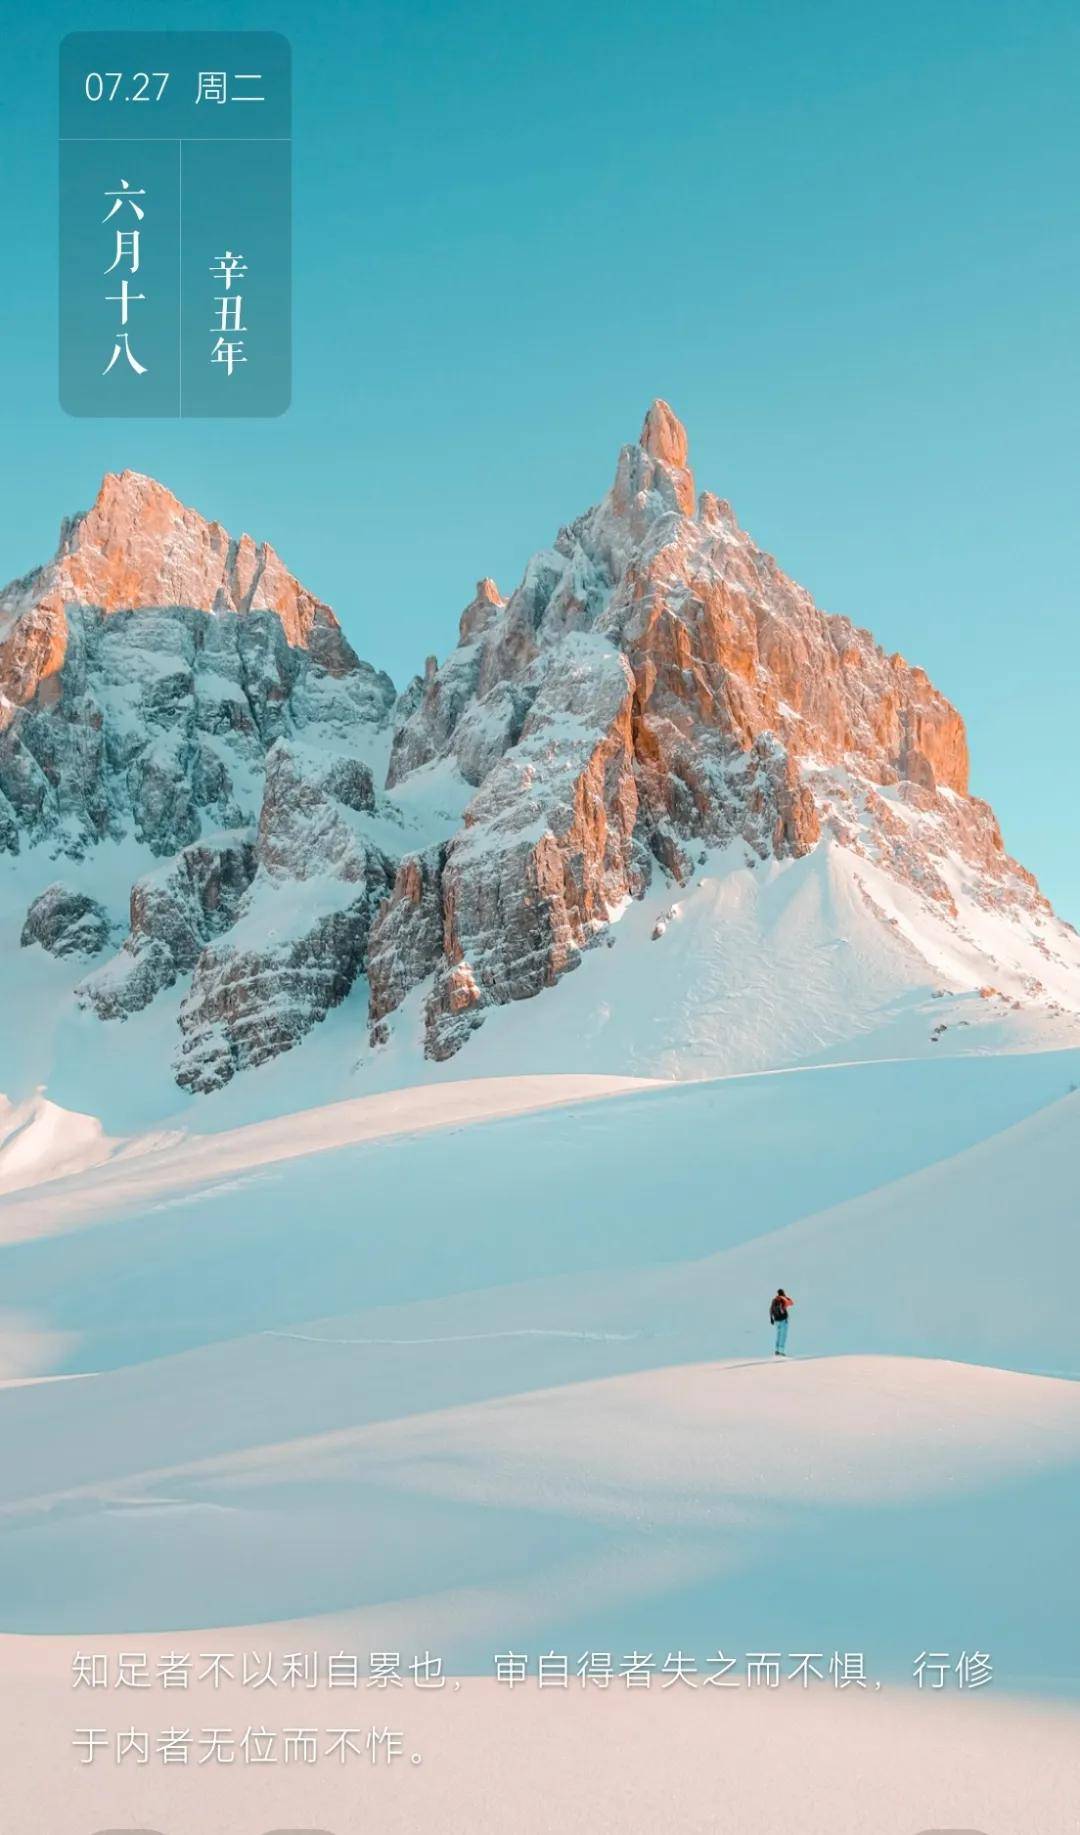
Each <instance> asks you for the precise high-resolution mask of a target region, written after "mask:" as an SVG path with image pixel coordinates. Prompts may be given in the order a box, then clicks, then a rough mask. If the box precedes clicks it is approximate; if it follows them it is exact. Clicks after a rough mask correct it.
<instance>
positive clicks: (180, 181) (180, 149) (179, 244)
mask: <svg viewBox="0 0 1080 1835" xmlns="http://www.w3.org/2000/svg"><path fill="white" fill-rule="evenodd" d="M177 157H178V165H177V169H176V175H177V188H178V191H179V215H178V233H177V238H176V259H177V263H178V268H177V277H176V278H177V289H176V291H177V296H178V302H179V308H180V310H179V315H178V331H177V343H178V349H177V353H176V358H177V368H176V374H177V389H178V393H179V397H180V399H179V402H178V403H177V413H178V415H179V418H180V419H181V420H183V418H184V142H183V139H182V138H181V140H180V142H179V144H178V146H177Z"/></svg>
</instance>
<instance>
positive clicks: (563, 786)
mask: <svg viewBox="0 0 1080 1835" xmlns="http://www.w3.org/2000/svg"><path fill="white" fill-rule="evenodd" d="M433 774H435V775H434V776H433ZM440 774H441V775H440ZM435 781H438V782H441V783H444V784H450V785H456V786H458V787H459V792H458V793H457V806H458V807H461V806H462V805H464V806H465V807H464V816H463V818H462V819H460V820H457V819H456V818H455V819H443V818H440V817H433V818H430V819H428V818H423V819H421V818H420V817H418V816H417V814H416V810H417V808H418V807H422V806H423V797H422V796H421V797H418V796H417V795H416V794H414V793H415V792H416V791H417V788H418V787H420V788H422V787H423V786H424V785H426V784H428V783H429V782H435ZM453 800H454V799H453V798H451V799H450V801H451V802H453ZM110 844H118V845H122V846H125V847H129V848H132V847H133V848H134V849H135V850H136V854H141V855H142V857H143V866H142V869H141V871H140V872H139V874H138V875H137V876H136V877H135V879H134V883H133V884H132V886H131V890H130V896H129V898H128V901H127V904H128V910H127V913H126V918H127V934H126V937H125V938H124V940H123V942H122V944H121V947H120V949H119V951H118V953H117V954H116V955H114V956H112V957H110V958H108V959H104V952H105V951H106V950H107V949H108V948H110V947H115V931H116V919H117V914H116V913H115V912H113V913H111V914H110V912H108V911H106V910H105V909H104V908H103V907H102V906H101V905H99V904H98V903H96V902H95V901H94V900H93V899H91V898H90V897H89V895H88V894H86V893H85V892H83V891H81V890H79V889H73V888H72V887H70V886H68V885H67V884H66V883H65V879H64V874H63V872H62V871H58V870H57V867H56V862H57V860H61V861H62V860H64V859H65V858H66V859H67V860H69V861H70V862H84V863H85V862H86V861H87V860H88V859H90V858H91V857H96V850H99V849H104V848H107V847H108V846H109V845H110ZM823 845H827V846H832V847H839V848H842V849H843V850H845V851H846V854H847V855H848V856H851V857H854V858H857V859H862V860H865V861H866V862H867V863H872V864H873V866H874V868H875V869H880V870H883V871H885V872H886V873H888V874H889V875H890V876H891V879H892V881H894V882H895V883H896V884H897V885H898V886H900V887H902V888H904V890H905V894H906V895H910V897H911V898H912V899H914V900H915V901H917V902H918V903H920V904H921V905H922V906H923V907H925V908H926V909H927V910H930V911H933V912H935V913H936V914H937V915H938V917H939V918H941V919H942V920H943V921H946V922H951V921H953V920H955V919H956V915H957V899H958V897H962V899H963V900H964V901H965V905H966V906H967V905H968V904H970V905H972V906H973V907H974V908H980V909H985V910H993V911H996V912H998V913H1006V914H1010V913H1011V914H1013V915H1015V916H1016V918H1017V920H1018V921H1021V922H1023V923H1024V924H1026V925H1028V926H1031V925H1034V926H1035V927H1036V928H1038V926H1040V925H1042V924H1043V923H1044V921H1047V920H1049V918H1050V917H1052V914H1050V913H1049V908H1048V907H1047V906H1046V904H1045V901H1044V900H1043V899H1042V898H1041V895H1040V894H1039V892H1038V888H1037V887H1036V885H1035V882H1034V881H1033V880H1032V879H1031V878H1030V876H1029V875H1028V874H1026V873H1025V872H1024V871H1023V869H1022V868H1020V867H1018V866H1017V865H1016V863H1015V862H1013V861H1012V860H1010V859H1009V857H1008V855H1007V854H1006V853H1005V850H1004V847H1003V845H1002V841H1001V837H1000V834H999V832H998V828H997V824H996V822H995V820H994V817H993V814H992V812H991V811H990V810H989V809H988V808H987V807H986V805H985V804H982V803H980V802H978V801H977V800H976V799H973V798H972V797H971V796H970V795H969V792H968V759H967V746H966V740H965V735H964V728H963V723H962V721H961V719H960V716H959V715H958V714H957V712H956V710H955V709H954V708H953V707H951V706H950V704H949V703H948V702H947V701H946V700H945V699H944V697H943V696H941V695H940V694H939V693H938V692H937V691H936V690H935V689H934V687H933V686H932V684H931V683H930V682H929V680H928V679H927V677H926V676H925V674H924V673H923V672H922V671H921V670H920V669H918V668H915V667H913V666H912V665H910V664H909V663H907V662H906V661H905V660H904V659H903V657H900V656H897V655H892V656H890V655H886V654H885V653H884V652H883V651H882V650H881V649H880V648H879V647H878V646H877V645H876V644H875V643H874V641H873V639H872V638H871V637H870V636H869V634H868V633H867V632H866V631H863V630H860V629H858V628H857V627H855V626H853V625H852V624H850V623H849V622H848V621H847V620H845V619H841V618H834V617H828V616H826V615H825V614H823V613H822V612H820V611H819V610H818V609H817V607H816V606H815V605H814V604H813V601H812V600H811V599H810V597H809V595H808V594H807V593H806V592H805V591H804V590H803V589H802V588H801V587H799V586H797V585H796V584H795V583H794V582H793V581H791V580H790V579H788V577H787V576H786V575H785V574H784V573H783V572H782V571H781V570H780V569H779V567H778V566H777V565H776V563H775V562H774V561H773V560H772V558H771V557H770V556H769V555H767V554H764V553H763V552H762V551H761V550H760V549H759V548H757V547H756V546H755V544H754V543H753V542H752V540H751V539H750V537H749V536H748V535H747V534H746V533H745V532H744V531H743V530H742V529H740V527H739V525H738V523H737V521H736V519H735V517H734V514H733V513H732V511H731V509H730V506H729V505H728V504H726V503H724V502H722V501H721V500H720V499H718V498H716V497H714V496H712V495H711V494H709V493H707V492H706V493H703V494H702V495H700V496H699V495H698V494H697V492H696V487H695V484H694V479H693V475H692V473H691V471H690V469H689V462H688V452H687V441H686V435H685V432H684V430H683V428H682V426H681V425H680V423H679V421H678V420H677V419H676V417H675V416H674V414H673V413H672V411H671V409H670V408H668V407H667V406H666V404H665V403H663V402H656V403H654V404H653V406H652V408H651V409H650V410H649V413H648V415H647V416H646V419H645V424H644V427H643V428H642V432H641V436H640V439H639V440H638V441H636V442H635V443H633V444H631V445H628V446H626V447H624V448H623V451H622V452H621V454H620V455H619V460H618V464H617V468H616V473H615V478H614V481H613V484H612V487H611V489H610V490H609V491H608V493H607V495H606V496H605V497H604V498H603V499H602V500H601V501H600V502H599V503H598V504H597V505H596V507H595V508H593V509H591V510H589V511H587V512H586V513H585V514H584V515H583V516H580V517H578V519H577V520H576V521H574V522H572V523H569V524H567V525H566V527H564V528H563V529H562V530H560V532H559V534H558V535H557V537H556V539H555V542H554V543H553V545H552V546H551V547H550V548H548V549H543V550H541V551H540V552H538V553H537V554H536V555H535V556H534V557H533V559H532V560H531V561H530V563H529V565H528V567H527V568H526V570H525V574H524V577H523V579H522V581H521V583H520V585H519V586H518V587H517V588H516V590H515V591H514V592H513V593H512V594H511V595H510V596H509V598H508V599H503V597H502V596H501V595H500V593H499V592H498V590H497V588H496V587H495V586H494V584H493V582H492V581H490V580H482V581H481V582H480V584H479V586H478V588H477V591H476V595H475V597H474V598H473V600H472V601H471V602H470V604H469V605H468V606H467V607H466V609H465V611H464V613H463V614H462V617H461V620H460V626H459V637H458V643H457V646H456V648H455V649H454V650H453V651H452V652H451V653H450V655H449V656H448V657H447V659H446V661H445V662H443V664H442V665H441V666H439V665H438V664H437V663H436V662H435V660H434V659H431V660H430V661H429V663H428V665H427V668H426V671H425V673H424V675H423V676H422V677H420V678H417V680H416V681H415V682H414V683H413V684H412V686H411V687H410V688H409V689H407V690H406V692H405V694H404V695H402V696H401V697H400V698H399V699H398V700H397V701H396V702H395V699H394V693H393V688H392V685H391V684H390V682H389V680H388V678H387V677H385V676H383V675H380V674H378V673H377V672H376V671H375V670H374V669H372V668H371V667H370V665H368V664H366V663H363V662H361V661H360V660H359V659H358V658H357V657H356V656H355V654H354V653H353V651H352V650H351V648H350V647H349V645H348V643H347V642H346V641H345V638H344V637H343V635H342V632H341V629H340V627H339V625H338V623H337V621H336V619H335V617H334V615H333V613H332V612H331V611H330V610H329V608H328V607H327V606H325V605H323V604H322V603H321V602H320V601H319V600H317V599H316V598H314V597H313V595H311V594H310V593H309V592H307V591H306V590H305V589H304V588H303V587H302V586H301V585H300V584H299V583H298V582H297V581H296V580H295V579H294V578H293V576H292V575H291V574H289V573H288V572H287V570H286V569H285V568H284V566H283V565H282V563H281V561H280V560H279V559H278V557H277V555H276V554H275V553H274V551H273V550H272V549H271V548H269V547H267V546H266V545H265V544H263V545H261V546H257V545H256V544H255V543H253V542H252V541H251V540H250V539H249V538H248V537H247V536H243V537H241V538H240V539H239V540H234V539H233V538H232V537H230V536H229V535H228V534H227V533H226V532H225V531H224V530H223V529H222V528H221V527H220V525H218V524H216V523H211V522H207V521H205V520H204V519H203V518H202V517H200V516H199V515H197V514H196V513H195V512H194V511H192V510H189V509H186V508H185V507H184V506H183V505H181V504H180V503H179V502H178V501H177V500H176V499H175V498H174V497H172V496H171V494H170V493H169V492H168V491H166V490H164V489H163V488H162V487H161V486H160V485H157V484H155V483H154V482H153V481H152V480H150V479H146V478H142V477H139V476H138V475H137V474H134V473H130V472H128V473H124V474H122V475H121V476H119V477H111V478H107V479H106V480H105V483H104V484H103V486H102V489H101V492H100V494H99V496H98V499H97V502H96V503H95V505H94V507H93V509H92V510H90V511H89V512H88V513H87V514H86V515H84V516H81V517H77V518H75V519H74V520H73V521H71V522H70V523H68V524H66V525H65V526H64V529H63V531H62V536H61V543H60V548H59V552H58V554H57V556H56V557H55V559H54V560H53V561H52V562H50V563H49V564H48V565H47V566H46V567H44V568H41V569H39V570H38V571H37V572H36V573H34V574H32V575H30V576H28V577H27V578H26V579H24V580H21V581H17V582H15V583H14V584H13V585H12V586H10V587H8V588H7V589H6V590H5V591H4V592H3V593H2V594H0V856H2V855H3V853H4V851H5V850H6V852H7V854H8V856H9V857H15V856H18V857H19V858H20V859H21V860H22V861H23V862H24V864H25V863H26V862H28V861H31V860H33V861H36V860H37V859H38V858H39V857H40V860H41V878H40V883H39V884H38V885H37V886H35V888H34V890H35V894H36V896H35V899H34V902H33V905H32V908H31V910H30V911H29V912H28V914H27V916H26V922H25V929H24V932H23V941H24V942H25V943H26V944H27V946H28V947H31V946H35V945H40V946H41V947H43V948H45V949H47V950H49V951H50V952H51V953H53V954H55V955H60V956H63V955H71V956H72V957H77V958H78V959H79V960H80V962H81V963H82V970H81V979H80V980H79V982H78V984H77V990H76V991H77V998H78V999H79V1000H80V1001H81V1003H82V1004H83V1005H84V1007H86V1008H87V1009H89V1010H92V1011H93V1012H95V1013H96V1014H97V1015H98V1016H99V1017H100V1018H101V1019H103V1020H105V1021H108V1022H110V1023H115V1022H117V1021H123V1020H125V1019H130V1018H131V1017H132V1016H133V1015H134V1014H136V1013H138V1012H139V1011H140V1010H141V1009H142V1008H144V1007H145V1006H146V1005H148V1004H149V1003H150V1002H152V1001H154V1000H155V999H157V998H158V997H159V996H160V995H162V994H163V993H164V992H165V991H166V990H168V989H170V988H177V987H179V990H180V997H179V1004H178V1008H177V1025H178V1034H177V1054H176V1074H177V1076H178V1079H179V1081H180V1082H181V1083H182V1084H183V1085H184V1086H185V1087H187V1088H189V1089H192V1090H196V1091H203V1090H208V1089H212V1088H215V1087H217V1086H219V1085H220V1084H221V1083H222V1082H224V1081H227V1080H228V1078H230V1077H231V1076H233V1075H234V1074H235V1073H236V1071H238V1070H241V1069H244V1068H245V1067H247V1066H249V1065H254V1064H258V1063H260V1062H263V1061H265V1060H266V1059H267V1058H269V1057H272V1056H275V1055H277V1054H278V1053H280V1052H281V1051H284V1050H287V1049H289V1048H290V1047H291V1046H293V1045H294V1044H296V1043H297V1042H298V1041H299V1040H300V1039H301V1038H302V1037H303V1036H304V1034H305V1032H307V1031H308V1030H309V1029H310V1027H311V1026H313V1025H314V1024H316V1023H317V1022H318V1021H319V1020H320V1019H322V1018H323V1017H324V1016H325V1014H326V1013H327V1012H328V1010H329V1009H330V1007H331V1006H333V1005H335V1004H336V1003H338V1002H340V1001H341V1000H342V999H343V998H344V997H345V996H346V995H347V994H349V992H350V991H351V990H352V989H353V987H354V986H355V985H356V983H357V980H358V978H359V977H360V976H362V975H366V976H367V982H368V995H369V999H368V1018H369V1024H370V1028H371V1040H372V1044H373V1045H374V1046H375V1047H377V1046H378V1045H380V1044H382V1043H384V1042H385V1041H386V1039H387V1038H388V1037H389V1036H390V1034H391V1032H392V1031H393V1028H394V1025H395V1015H396V1014H397V1013H398V1010H399V1009H400V1007H401V1005H402V1003H403V1002H404V1001H405V1000H406V998H407V997H408V996H409V995H410V994H411V993H412V991H413V990H414V989H417V988H421V989H422V990H423V1009H424V1041H425V1049H426V1051H427V1052H428V1054H429V1055H430V1056H432V1057H435V1058H445V1057H447V1056H450V1055H451V1054H452V1053H454V1052H455V1051H457V1050H458V1049H459V1048H460V1047H461V1045H462V1044H463V1043H464V1042H465V1041H466V1040H467V1038H468V1036H469V1034H470V1032H472V1031H473V1030H474V1029H475V1027H476V1026H477V1025H479V1024H480V1023H482V1021H483V1018H484V1015H485V1013H486V1012H487V1011H488V1010H490V1009H491V1008H492V1007H495V1006H499V1005H502V1004H504V1003H506V1002H510V1001H520V1000H524V999H529V998H531V997H532V996H534V995H536V994H538V993H540V992H541V991H542V990H543V989H544V988H545V987H548V986H550V985H551V984H552V983H554V982H555V981H557V980H558V979H559V978H560V977H561V976H562V975H564V974H565V973H566V972H567V971H569V970H571V969H573V968H574V967H575V966H576V965H577V964H578V963H579V962H580V961H581V958H582V952H583V951H584V950H586V949H587V948H588V947H589V946H590V945H591V944H593V943H594V942H596V941H597V940H598V939H600V938H602V937H603V936H604V935H605V933H606V932H607V931H608V929H609V927H610V925H611V924H612V922H613V921H614V920H615V919H616V918H617V917H618V916H619V914H620V913H621V912H622V911H623V910H624V909H626V907H627V904H628V902H629V901H632V900H635V899H636V898H638V897H640V896H641V895H642V894H643V892H644V891H645V890H646V888H647V887H648V886H649V884H650V882H651V881H653V880H654V879H656V878H657V877H658V876H659V878H660V879H661V880H664V881H670V882H678V883H682V882H686V881H687V880H688V879H689V878H690V876H691V874H692V873H693V872H694V871H695V869H696V866H697V864H698V862H699V861H700V860H702V859H703V858H704V857H705V856H706V855H707V854H708V853H709V851H710V850H722V849H729V848H732V847H733V846H734V847H736V848H737V849H738V850H741V855H740V857H745V858H746V859H747V860H751V861H752V860H771V861H784V860H793V859H798V858H799V857H801V856H803V855H806V854H807V853H809V852H810V851H811V850H814V849H815V848H818V847H821V846H823ZM958 888H959V890H958ZM1039 946H1040V939H1039V938H1038V937H1036V938H1035V943H1034V945H1033V947H1036V948H1038V947H1039ZM1042 946H1043V947H1045V943H1043V945H1042ZM95 956H96V957H97V958H99V959H98V960H97V962H96V965H95V966H92V967H90V968H89V970H88V971H87V969H86V959H87V958H91V959H92V958H94V957H95ZM357 1048H358V1051H359V1050H360V1049H361V1040H360V1039H359V1038H358V1045H357Z"/></svg>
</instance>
